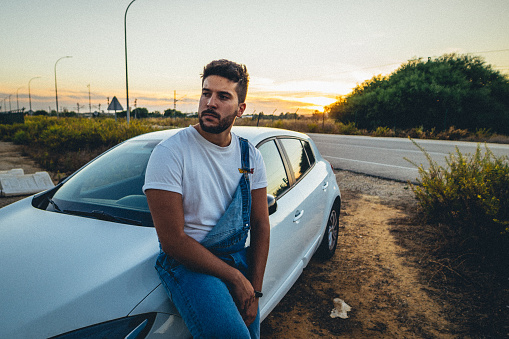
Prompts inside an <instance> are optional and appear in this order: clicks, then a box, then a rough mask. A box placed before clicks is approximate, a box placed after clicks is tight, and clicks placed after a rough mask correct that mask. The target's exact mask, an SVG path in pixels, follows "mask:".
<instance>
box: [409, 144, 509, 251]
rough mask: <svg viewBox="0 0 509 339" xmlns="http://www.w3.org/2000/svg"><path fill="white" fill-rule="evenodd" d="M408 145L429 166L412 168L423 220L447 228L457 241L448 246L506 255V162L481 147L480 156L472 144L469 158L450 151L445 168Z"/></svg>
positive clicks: (508, 189)
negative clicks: (424, 159) (455, 245)
mask: <svg viewBox="0 0 509 339" xmlns="http://www.w3.org/2000/svg"><path fill="white" fill-rule="evenodd" d="M412 142H413V143H414V144H415V145H416V146H417V147H418V148H419V149H420V150H421V151H422V152H424V154H425V155H426V158H427V160H428V162H429V168H428V169H427V170H426V169H425V168H424V166H423V165H420V166H418V170H419V175H420V178H419V179H418V183H419V184H420V185H412V190H413V192H414V193H415V196H416V198H417V200H418V202H419V205H420V208H421V210H422V212H423V213H424V216H425V217H426V219H427V220H428V221H430V222H434V223H436V224H437V225H439V226H440V227H445V228H448V229H447V233H448V234H454V236H455V237H457V239H451V240H450V241H451V243H453V242H454V243H455V244H461V245H462V246H469V247H475V248H476V249H479V250H481V251H482V252H490V251H491V250H493V251H495V252H497V251H498V253H499V254H502V252H503V251H507V249H506V246H507V245H508V239H509V238H508V237H509V159H508V158H507V157H496V156H495V155H494V154H493V152H492V151H491V150H489V148H488V147H487V146H486V145H485V148H486V151H485V152H484V154H483V152H482V150H481V145H480V144H478V146H477V149H476V152H475V154H473V155H472V156H469V155H463V154H462V153H461V152H460V151H459V149H458V148H456V153H452V154H450V155H449V156H448V157H447V158H446V161H447V168H445V167H442V166H439V165H437V163H436V162H435V161H434V160H433V159H432V158H431V156H430V155H429V154H428V153H427V152H426V151H425V150H424V149H423V148H422V147H421V146H419V145H418V144H417V143H416V142H415V141H413V140H412ZM407 160H408V159H407ZM414 165H415V164H414ZM504 246H505V248H504ZM505 255H507V253H506V254H505ZM498 258H499V259H500V257H498Z"/></svg>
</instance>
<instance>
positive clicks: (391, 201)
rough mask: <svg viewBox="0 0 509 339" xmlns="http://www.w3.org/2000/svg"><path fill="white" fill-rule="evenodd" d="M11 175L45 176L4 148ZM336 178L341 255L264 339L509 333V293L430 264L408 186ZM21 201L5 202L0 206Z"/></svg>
mask: <svg viewBox="0 0 509 339" xmlns="http://www.w3.org/2000/svg"><path fill="white" fill-rule="evenodd" d="M12 168H23V169H24V171H25V173H34V172H36V171H40V170H41V169H40V168H38V167H37V165H36V164H35V163H34V162H33V161H32V160H31V159H29V158H27V157H24V156H22V154H21V150H20V148H19V147H17V146H14V145H12V144H10V143H5V142H0V170H10V169H12ZM50 174H51V173H50ZM336 177H337V179H338V183H339V186H340V189H341V192H342V200H343V204H342V209H341V219H340V222H341V225H342V228H341V229H340V237H339V241H338V249H337V252H336V254H335V256H334V257H333V258H332V259H331V260H329V261H325V262H321V261H318V260H315V259H313V260H312V261H311V262H310V263H309V265H308V267H307V268H306V269H305V270H304V273H303V274H302V276H301V277H300V278H299V280H298V281H297V283H296V284H295V285H294V286H293V287H292V289H291V290H290V292H289V293H288V294H287V295H286V296H285V298H284V299H283V300H282V301H281V302H280V303H279V305H278V306H277V307H276V308H275V309H274V310H273V312H272V313H271V314H270V315H269V316H268V317H267V319H266V320H265V321H264V322H263V323H262V337H263V338H313V337H327V338H484V337H485V338H498V337H505V335H504V336H503V334H506V335H507V334H508V333H509V327H508V324H509V322H508V321H507V313H508V312H509V311H508V309H509V306H507V305H508V304H509V303H508V302H507V301H508V300H509V298H508V293H509V292H508V291H509V289H508V288H507V286H501V285H496V284H491V285H489V284H488V285H487V286H491V287H490V290H493V291H491V293H484V294H483V293H481V292H480V290H482V289H483V286H479V284H480V283H478V282H475V281H474V282H468V281H467V280H468V279H465V278H463V279H459V282H458V280H454V279H452V278H451V274H448V273H450V272H449V270H452V271H454V270H453V269H450V267H449V270H445V269H443V267H445V266H444V264H442V263H441V262H439V261H438V260H436V259H434V258H433V257H432V256H430V255H429V253H430V248H431V247H433V246H434V244H433V243H432V240H431V243H430V241H429V240H427V239H428V236H429V233H430V231H428V229H427V228H425V227H423V226H422V225H420V221H419V220H418V215H417V214H416V201H415V199H414V197H413V193H412V192H411V190H410V189H409V187H408V186H407V185H406V184H404V183H399V182H393V181H387V180H381V179H376V178H371V177H366V176H362V175H357V174H353V173H349V172H345V171H337V172H336ZM20 198H23V197H9V198H5V197H0V207H3V206H5V205H7V204H9V203H12V202H14V201H16V200H19V199H20ZM434 262H437V263H438V264H440V265H442V266H440V265H433V264H432V263H434ZM456 273H457V272H456ZM458 275H459V274H458ZM452 276H454V274H453V275H452ZM504 279H506V280H507V277H505V278H504ZM487 280H490V278H489V277H488V278H487ZM465 281H467V283H465ZM500 291H502V292H503V293H502V294H501V293H500ZM334 298H341V299H343V300H344V301H345V302H346V303H347V304H348V305H349V306H351V311H350V312H349V313H348V318H347V319H342V318H331V316H330V314H331V311H332V309H333V308H334V303H333V300H334Z"/></svg>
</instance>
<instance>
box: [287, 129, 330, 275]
mask: <svg viewBox="0 0 509 339" xmlns="http://www.w3.org/2000/svg"><path fill="white" fill-rule="evenodd" d="M279 142H280V143H281V144H282V146H283V148H284V150H285V153H286V157H287V159H288V162H289V165H290V167H291V168H292V174H293V180H294V184H293V186H292V191H294V194H295V195H296V197H297V198H293V199H294V200H292V202H293V204H294V205H295V213H294V218H293V219H292V225H293V229H292V236H291V240H290V242H292V243H293V244H294V245H296V248H297V251H298V252H297V254H296V256H297V257H298V258H300V259H301V260H303V265H304V266H306V265H307V263H308V261H309V259H310V258H311V255H312V254H313V251H312V250H314V248H315V247H314V246H315V245H316V244H317V243H316V240H317V237H319V236H320V235H321V233H322V224H323V221H324V217H323V216H324V214H325V208H326V205H327V203H326V202H327V193H326V190H327V188H328V182H327V171H326V169H325V168H324V164H323V163H316V162H315V157H314V154H313V153H312V151H311V147H309V143H308V142H307V141H306V140H302V139H297V138H281V139H279Z"/></svg>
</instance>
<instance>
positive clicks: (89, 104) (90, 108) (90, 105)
mask: <svg viewBox="0 0 509 339" xmlns="http://www.w3.org/2000/svg"><path fill="white" fill-rule="evenodd" d="M87 87H88V111H89V112H88V113H90V115H92V102H91V101H90V84H88V85H87Z"/></svg>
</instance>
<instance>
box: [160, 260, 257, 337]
mask: <svg viewBox="0 0 509 339" xmlns="http://www.w3.org/2000/svg"><path fill="white" fill-rule="evenodd" d="M157 269H158V271H159V275H160V277H161V280H162V281H163V283H164V285H165V288H166V290H167V292H168V295H169V296H170V298H171V300H172V301H173V303H174V304H175V306H176V307H177V309H178V310H179V312H180V314H181V316H182V318H183V319H184V321H185V323H186V325H187V327H188V328H189V331H190V332H191V334H192V335H193V337H223V338H224V337H231V338H249V337H250V334H249V331H248V328H247V327H246V325H245V323H244V321H243V320H242V317H241V316H240V313H239V311H238V309H237V306H236V305H235V302H234V300H233V298H232V296H231V294H230V292H229V290H228V287H227V286H226V284H225V283H224V282H223V281H222V280H221V279H219V278H216V277H213V276H210V275H206V274H202V273H196V272H193V271H190V270H188V269H187V268H186V267H184V266H183V265H180V266H177V267H174V268H172V269H170V270H164V269H162V268H161V267H157Z"/></svg>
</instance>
